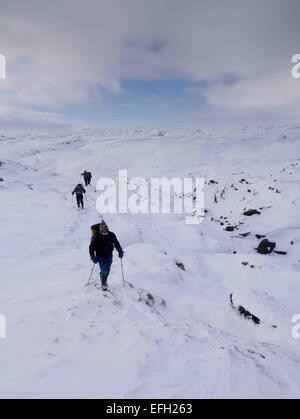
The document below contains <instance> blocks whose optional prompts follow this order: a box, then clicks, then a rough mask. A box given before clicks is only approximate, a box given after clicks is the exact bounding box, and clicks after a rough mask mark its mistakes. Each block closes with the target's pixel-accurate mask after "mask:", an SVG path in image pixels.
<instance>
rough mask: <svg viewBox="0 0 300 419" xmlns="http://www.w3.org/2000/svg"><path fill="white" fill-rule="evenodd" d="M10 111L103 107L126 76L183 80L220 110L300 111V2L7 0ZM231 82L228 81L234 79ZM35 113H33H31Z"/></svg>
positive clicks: (2, 20) (2, 40)
mask: <svg viewBox="0 0 300 419" xmlns="http://www.w3.org/2000/svg"><path fill="white" fill-rule="evenodd" d="M2 3H3V4H2V5H1V7H2V13H1V17H0V53H1V54H4V55H5V56H6V59H7V77H8V78H7V79H6V80H2V79H1V80H0V115H1V112H2V113H3V115H4V114H6V116H7V114H8V113H10V115H11V117H13V114H14V113H15V114H19V115H20V114H21V113H22V112H23V115H25V114H26V115H27V117H28V118H29V117H30V118H33V120H34V119H35V117H36V119H37V121H38V119H39V118H40V115H41V114H40V112H44V113H45V115H46V114H47V113H48V114H49V113H50V112H53V113H54V114H55V115H56V116H57V114H58V113H59V112H60V113H61V114H63V113H64V110H65V108H66V107H70V106H87V105H91V106H96V104H97V103H99V102H101V100H102V95H101V89H103V88H105V89H109V90H111V91H112V92H114V93H116V94H118V93H120V92H122V81H124V80H126V79H142V80H151V79H164V78H165V79H167V78H170V77H180V78H182V79H184V80H187V81H189V82H190V83H191V84H193V83H197V82H199V81H204V82H207V85H206V86H205V87H203V88H202V89H201V96H203V97H205V100H206V101H207V105H208V107H209V109H210V112H211V113H212V114H213V111H214V109H215V111H216V115H217V114H218V112H220V110H222V112H223V113H226V112H227V113H228V115H229V116H232V115H233V114H236V115H240V114H243V115H244V116H245V115H246V114H247V113H253V112H254V113H255V112H265V113H266V114H269V115H270V114H272V113H273V114H274V117H276V115H278V112H279V111H280V112H283V113H284V115H287V116H288V115H291V114H290V112H291V110H292V111H293V113H292V114H293V116H294V117H295V118H297V115H298V111H297V110H295V109H294V108H295V107H296V106H298V105H299V95H300V94H299V88H298V86H300V84H299V83H300V82H299V83H298V85H296V83H297V81H295V80H293V79H291V78H290V69H291V64H290V59H291V56H292V55H294V54H295V53H297V52H299V47H300V46H299V45H298V34H299V29H298V20H299V18H300V3H299V1H298V0H287V1H285V2H282V1H280V0H264V1H263V2H261V1H260V0H251V1H250V0H228V1H226V2H224V1H221V0H209V1H208V0H202V1H200V0H185V1H182V0H152V1H148V0H97V1H96V0H86V1H84V2H82V1H79V0H72V1H71V0H60V1H58V0H53V1H51V2H36V1H33V0H27V1H26V2H24V1H23V0H10V1H8V0H7V1H2ZM229 79H230V80H231V82H230V83H228V80H229ZM26 112H27V113H26Z"/></svg>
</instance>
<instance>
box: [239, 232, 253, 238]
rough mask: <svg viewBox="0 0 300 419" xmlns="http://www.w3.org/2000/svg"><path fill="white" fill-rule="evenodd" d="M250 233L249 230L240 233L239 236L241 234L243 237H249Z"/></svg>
mask: <svg viewBox="0 0 300 419" xmlns="http://www.w3.org/2000/svg"><path fill="white" fill-rule="evenodd" d="M249 234H251V232H250V231H248V232H247V233H240V234H239V236H241V237H247V236H249Z"/></svg>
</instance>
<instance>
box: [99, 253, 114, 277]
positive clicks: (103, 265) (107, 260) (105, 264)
mask: <svg viewBox="0 0 300 419" xmlns="http://www.w3.org/2000/svg"><path fill="white" fill-rule="evenodd" d="M112 260H113V257H112V255H110V256H98V263H99V268H100V278H101V279H102V281H103V283H104V284H105V283H106V282H107V278H108V275H109V272H110V267H111V264H112Z"/></svg>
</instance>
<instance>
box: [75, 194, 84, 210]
mask: <svg viewBox="0 0 300 419" xmlns="http://www.w3.org/2000/svg"><path fill="white" fill-rule="evenodd" d="M76 201H77V206H78V208H80V206H81V208H84V206H83V195H76Z"/></svg>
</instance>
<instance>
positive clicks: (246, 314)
mask: <svg viewBox="0 0 300 419" xmlns="http://www.w3.org/2000/svg"><path fill="white" fill-rule="evenodd" d="M232 295H233V294H232V293H231V294H230V303H231V307H232V308H233V309H234V310H237V311H238V312H239V314H240V315H241V316H243V317H245V319H248V320H252V321H253V323H255V324H260V319H259V318H258V317H257V316H255V315H254V314H252V313H250V311H248V310H246V309H245V308H244V307H243V306H238V307H235V305H234V303H233V296H232Z"/></svg>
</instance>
